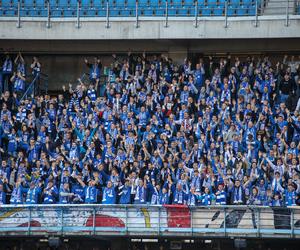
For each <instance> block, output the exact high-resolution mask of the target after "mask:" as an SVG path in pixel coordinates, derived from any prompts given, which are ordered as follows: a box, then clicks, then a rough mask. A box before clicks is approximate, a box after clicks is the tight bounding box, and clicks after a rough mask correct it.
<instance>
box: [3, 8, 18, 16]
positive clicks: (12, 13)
mask: <svg viewBox="0 0 300 250" xmlns="http://www.w3.org/2000/svg"><path fill="white" fill-rule="evenodd" d="M3 16H7V17H13V16H16V11H15V10H13V9H7V10H4V11H3Z"/></svg>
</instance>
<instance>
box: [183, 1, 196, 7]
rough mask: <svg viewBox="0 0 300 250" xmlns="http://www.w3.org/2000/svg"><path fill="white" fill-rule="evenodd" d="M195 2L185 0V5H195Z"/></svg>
mask: <svg viewBox="0 0 300 250" xmlns="http://www.w3.org/2000/svg"><path fill="white" fill-rule="evenodd" d="M194 4H195V1H194V0H184V6H193V5H194Z"/></svg>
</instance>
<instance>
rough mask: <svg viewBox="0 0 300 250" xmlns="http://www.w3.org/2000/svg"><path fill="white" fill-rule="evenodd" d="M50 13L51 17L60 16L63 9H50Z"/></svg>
mask: <svg viewBox="0 0 300 250" xmlns="http://www.w3.org/2000/svg"><path fill="white" fill-rule="evenodd" d="M50 15H51V17H62V16H63V11H62V10H61V9H52V10H51V12H50Z"/></svg>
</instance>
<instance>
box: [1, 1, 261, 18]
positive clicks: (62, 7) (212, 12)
mask: <svg viewBox="0 0 300 250" xmlns="http://www.w3.org/2000/svg"><path fill="white" fill-rule="evenodd" d="M18 3H19V4H20V16H22V17H23V16H25V17H26V16H28V17H46V16H47V15H48V9H49V10H50V15H51V16H52V17H76V16H77V9H78V8H79V14H80V15H81V16H83V17H84V16H86V17H105V16H106V15H109V16H110V17H118V16H119V17H134V16H136V15H137V14H138V15H139V16H153V17H154V16H157V17H162V16H165V15H166V14H167V15H168V16H170V17H172V16H174V17H175V16H178V17H180V16H182V17H185V16H195V14H198V15H199V16H224V15H225V12H226V9H227V14H228V16H248V15H255V14H256V5H257V7H258V10H259V9H260V6H261V1H260V0H257V1H255V0H241V1H240V0H231V1H228V2H227V1H225V0H219V1H216V0H207V1H205V0H199V1H197V2H194V1H193V0H183V1H181V0H174V1H168V2H166V1H164V0H161V1H160V0H140V1H138V2H135V1H134V0H128V1H126V0H117V1H112V0H110V1H108V2H106V1H101V0H82V1H79V2H77V1H76V0H70V1H68V0H50V1H49V6H48V2H47V1H41V0H36V1H33V0H24V1H17V0H2V1H0V16H6V17H10V16H18Z"/></svg>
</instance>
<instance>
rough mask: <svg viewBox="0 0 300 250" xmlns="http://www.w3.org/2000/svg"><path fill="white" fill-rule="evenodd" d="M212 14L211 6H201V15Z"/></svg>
mask: <svg viewBox="0 0 300 250" xmlns="http://www.w3.org/2000/svg"><path fill="white" fill-rule="evenodd" d="M210 14H211V8H210V7H208V6H204V7H202V8H201V15H202V16H210Z"/></svg>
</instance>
